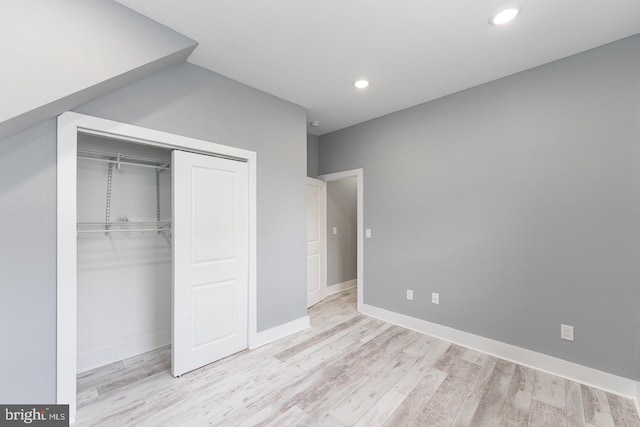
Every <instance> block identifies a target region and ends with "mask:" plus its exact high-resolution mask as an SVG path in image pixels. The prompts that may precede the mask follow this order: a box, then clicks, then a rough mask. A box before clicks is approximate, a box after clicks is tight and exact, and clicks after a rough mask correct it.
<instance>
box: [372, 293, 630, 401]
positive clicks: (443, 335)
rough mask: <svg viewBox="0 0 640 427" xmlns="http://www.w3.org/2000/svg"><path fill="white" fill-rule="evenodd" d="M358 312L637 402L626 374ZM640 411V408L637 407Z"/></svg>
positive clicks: (377, 311)
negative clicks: (611, 372)
mask: <svg viewBox="0 0 640 427" xmlns="http://www.w3.org/2000/svg"><path fill="white" fill-rule="evenodd" d="M361 312H362V313H363V314H366V315H367V316H371V317H375V318H377V319H380V320H384V321H386V322H389V323H393V324H396V325H398V326H402V327H405V328H407V329H411V330H414V331H417V332H421V333H423V334H427V335H431V336H433V337H436V338H440V339H442V340H445V341H449V342H452V343H454V344H458V345H461V346H464V347H467V348H471V349H474V350H478V351H481V352H483V353H487V354H490V355H492V356H495V357H498V358H500V359H504V360H508V361H510V362H514V363H517V364H520V365H523V366H527V367H530V368H534V369H537V370H539V371H544V372H547V373H549V374H553V375H556V376H559V377H562V378H565V379H569V380H572V381H576V382H579V383H582V384H585V385H588V386H591V387H595V388H598V389H601V390H604V391H607V392H611V393H614V394H618V395H621V396H624V397H628V398H632V399H633V400H634V402H635V404H636V408H637V409H638V407H639V406H640V405H639V403H638V400H639V399H640V383H638V382H637V381H634V380H632V379H629V378H623V377H620V376H617V375H614V374H610V373H607V372H603V371H599V370H597V369H593V368H589V367H586V366H583V365H579V364H577V363H573V362H569V361H567V360H563V359H558V358H556V357H553V356H549V355H546V354H542V353H538V352H535V351H532V350H527V349H525V348H522V347H517V346H514V345H511V344H506V343H503V342H500V341H495V340H492V339H489V338H485V337H481V336H479V335H474V334H470V333H468V332H463V331H460V330H457V329H453V328H450V327H448V326H443V325H439V324H437V323H432V322H428V321H426V320H421V319H416V318H414V317H410V316H406V315H404V314H399V313H395V312H392V311H388V310H384V309H382V308H378V307H374V306H372V305H368V304H363V305H362V309H361ZM639 412H640V409H639Z"/></svg>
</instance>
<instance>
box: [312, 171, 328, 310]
mask: <svg viewBox="0 0 640 427" xmlns="http://www.w3.org/2000/svg"><path fill="white" fill-rule="evenodd" d="M326 241H327V190H326V184H325V183H324V181H321V180H319V179H314V178H307V307H311V306H312V305H314V304H316V303H318V302H320V301H322V300H323V299H324V296H325V293H326V289H327V264H326V258H327V254H326V247H327V244H326Z"/></svg>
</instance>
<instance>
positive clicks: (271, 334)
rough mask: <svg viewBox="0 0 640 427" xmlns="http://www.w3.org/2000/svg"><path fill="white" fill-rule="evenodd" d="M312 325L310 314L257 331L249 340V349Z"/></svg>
mask: <svg viewBox="0 0 640 427" xmlns="http://www.w3.org/2000/svg"><path fill="white" fill-rule="evenodd" d="M310 327H311V321H310V318H309V316H308V315H307V316H304V317H301V318H299V319H296V320H292V321H291V322H287V323H283V324H282V325H278V326H275V327H273V328H271V329H267V330H264V331H261V332H257V333H256V334H255V336H253V337H251V338H250V340H249V349H250V350H253V349H256V348H258V347H262V346H263V345H266V344H269V343H271V342H273V341H276V340H279V339H280V338H284V337H286V336H289V335H292V334H295V333H296V332H300V331H303V330H305V329H307V328H310Z"/></svg>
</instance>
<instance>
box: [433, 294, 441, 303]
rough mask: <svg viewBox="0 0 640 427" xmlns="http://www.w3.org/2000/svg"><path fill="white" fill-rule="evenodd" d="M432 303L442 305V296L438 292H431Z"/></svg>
mask: <svg viewBox="0 0 640 427" xmlns="http://www.w3.org/2000/svg"><path fill="white" fill-rule="evenodd" d="M431 303H433V304H440V294H439V293H437V292H431Z"/></svg>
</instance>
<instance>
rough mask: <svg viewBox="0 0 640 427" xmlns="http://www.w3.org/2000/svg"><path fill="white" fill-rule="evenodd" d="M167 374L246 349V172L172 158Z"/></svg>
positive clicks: (231, 164)
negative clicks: (169, 362) (170, 323)
mask: <svg viewBox="0 0 640 427" xmlns="http://www.w3.org/2000/svg"><path fill="white" fill-rule="evenodd" d="M172 164H173V167H172V179H173V337H172V342H173V349H172V351H173V357H172V359H173V363H172V373H173V375H174V376H179V375H182V374H184V373H186V372H189V371H192V370H194V369H197V368H199V367H201V366H204V365H206V364H209V363H211V362H214V361H216V360H218V359H221V358H223V357H226V356H229V355H230V354H233V353H236V352H238V351H240V350H243V349H245V348H247V324H248V320H247V305H248V266H249V264H248V250H249V247H248V240H249V239H248V232H249V227H248V225H249V217H248V209H249V208H248V197H249V184H248V168H247V164H246V163H243V162H239V161H233V160H227V159H221V158H216V157H210V156H203V155H199V154H193V153H185V152H182V151H174V152H173V163H172Z"/></svg>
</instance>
